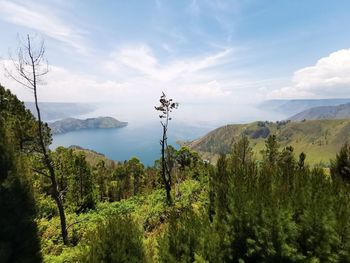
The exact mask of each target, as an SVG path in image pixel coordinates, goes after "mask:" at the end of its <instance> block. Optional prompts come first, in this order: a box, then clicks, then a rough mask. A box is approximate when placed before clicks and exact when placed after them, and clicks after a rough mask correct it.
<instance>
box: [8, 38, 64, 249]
mask: <svg viewBox="0 0 350 263" xmlns="http://www.w3.org/2000/svg"><path fill="white" fill-rule="evenodd" d="M11 60H12V62H13V66H14V70H10V69H7V70H6V71H7V73H8V75H9V77H10V78H12V79H13V80H15V81H16V82H18V83H19V84H21V85H22V86H24V87H26V88H28V89H30V90H31V91H33V95H34V102H35V108H36V113H37V118H38V127H37V136H38V144H39V150H38V153H39V154H40V156H41V161H42V166H43V167H42V168H45V169H35V171H36V172H37V173H39V174H41V175H43V176H45V177H48V178H49V179H50V182H51V196H52V198H53V199H54V201H55V203H56V205H57V208H58V212H59V216H60V221H61V234H62V238H63V243H64V244H67V243H68V233H67V226H66V216H65V211H64V206H63V200H62V196H63V195H62V193H61V192H60V190H59V187H58V184H57V180H56V174H55V169H54V164H53V161H52V159H51V157H50V152H49V149H48V144H47V143H46V141H45V135H44V124H43V122H42V119H41V112H40V108H39V102H38V86H39V84H40V83H42V77H43V76H45V75H46V74H47V73H48V72H49V70H48V62H47V60H46V59H45V44H44V41H41V42H40V43H39V45H36V44H34V41H33V38H32V37H31V36H30V35H27V37H26V40H24V41H21V40H20V45H19V48H18V52H17V58H16V59H14V58H13V57H11Z"/></svg>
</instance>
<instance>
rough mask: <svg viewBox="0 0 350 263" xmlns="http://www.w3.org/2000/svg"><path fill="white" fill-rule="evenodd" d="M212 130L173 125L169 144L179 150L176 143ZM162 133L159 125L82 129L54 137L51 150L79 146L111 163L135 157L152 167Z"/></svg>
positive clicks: (195, 137) (156, 123) (170, 129)
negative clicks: (102, 156) (102, 155)
mask: <svg viewBox="0 0 350 263" xmlns="http://www.w3.org/2000/svg"><path fill="white" fill-rule="evenodd" d="M213 128H214V127H199V126H190V125H187V124H177V123H170V125H169V136H168V137H169V139H168V144H171V145H173V146H176V147H178V146H177V145H176V141H177V140H194V139H197V138H199V137H201V136H203V135H205V134H206V133H207V132H209V131H210V130H212V129H213ZM161 132H162V130H161V126H160V123H159V122H154V123H149V124H135V123H129V125H128V126H126V127H123V128H116V129H91V130H81V131H74V132H68V133H65V134H59V135H54V136H53V143H52V145H51V148H53V149H55V148H56V147H58V146H65V147H68V146H71V145H78V146H81V147H83V148H87V149H91V150H94V151H97V152H100V153H102V154H104V155H105V156H106V157H108V158H110V159H112V160H116V161H124V160H129V159H130V158H131V157H133V156H136V157H138V158H139V159H140V160H141V161H142V162H143V163H144V164H145V165H153V163H154V161H155V160H157V159H159V158H160V144H159V140H160V138H161V135H162V133H161Z"/></svg>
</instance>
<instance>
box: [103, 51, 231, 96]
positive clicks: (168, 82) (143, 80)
mask: <svg viewBox="0 0 350 263" xmlns="http://www.w3.org/2000/svg"><path fill="white" fill-rule="evenodd" d="M232 54H233V51H232V49H225V50H222V51H219V52H217V53H214V54H210V55H207V56H203V57H197V58H185V59H176V60H173V61H170V62H167V63H164V62H163V63H161V62H160V61H159V60H158V59H157V58H156V56H155V55H154V54H153V52H152V50H151V49H150V48H149V47H148V46H146V45H140V46H135V47H127V48H121V49H118V50H117V51H115V52H113V53H112V54H111V56H110V59H109V60H108V61H107V62H105V65H104V66H105V68H106V69H107V70H108V71H110V72H111V73H113V74H116V76H117V77H119V78H121V79H124V80H125V81H126V82H128V83H129V84H130V85H129V86H131V87H134V88H135V89H142V90H145V89H147V91H146V92H147V93H148V94H152V93H153V94H158V92H159V91H160V90H163V89H164V90H167V91H169V92H171V93H173V94H174V96H178V97H179V96H180V97H184V98H185V99H191V98H193V99H194V98H197V97H198V96H199V97H200V98H202V99H205V98H206V99H215V98H217V97H220V96H223V95H229V94H230V92H229V91H227V90H226V88H225V87H223V86H222V85H221V84H219V83H220V82H221V81H220V79H222V78H223V77H224V76H225V74H226V73H227V71H224V70H222V71H220V70H219V69H220V67H221V66H223V65H226V64H227V63H230V62H232V59H233V57H232ZM138 85H139V87H136V86H138Z"/></svg>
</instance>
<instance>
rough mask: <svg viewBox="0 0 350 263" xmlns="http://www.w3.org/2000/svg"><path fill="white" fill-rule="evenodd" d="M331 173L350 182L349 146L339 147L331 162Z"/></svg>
mask: <svg viewBox="0 0 350 263" xmlns="http://www.w3.org/2000/svg"><path fill="white" fill-rule="evenodd" d="M331 173H332V175H333V176H337V177H339V178H342V179H343V180H345V181H347V182H350V146H349V145H348V144H347V143H345V144H344V145H343V146H342V147H341V149H340V151H339V153H338V154H337V156H336V157H335V160H333V161H332V162H331Z"/></svg>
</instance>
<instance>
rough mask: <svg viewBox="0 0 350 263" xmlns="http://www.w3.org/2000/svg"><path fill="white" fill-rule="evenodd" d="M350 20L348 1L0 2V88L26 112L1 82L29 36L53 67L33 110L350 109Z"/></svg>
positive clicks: (24, 94) (26, 93)
mask: <svg viewBox="0 0 350 263" xmlns="http://www.w3.org/2000/svg"><path fill="white" fill-rule="evenodd" d="M349 10H350V1H347V0H337V1H328V0H308V1H304V0H269V1H261V0H227V1H223V0H177V1H175V0H143V1H139V0H128V1H124V0H116V1H107V0H105V1H101V0H99V1H98V0H35V1H32V0H0V32H1V41H0V58H1V64H2V67H1V68H0V70H1V71H0V83H1V84H2V85H4V86H6V87H7V88H10V89H11V90H12V91H13V92H14V93H15V94H17V96H18V97H19V98H20V99H22V100H26V101H28V100H32V93H31V91H30V90H28V89H26V88H24V87H21V86H20V85H19V84H18V83H16V82H14V81H13V80H11V79H9V78H8V76H6V74H5V71H4V70H3V67H5V68H7V69H10V70H11V67H12V66H11V65H12V64H11V61H10V60H9V54H12V56H14V55H13V54H16V50H17V47H18V39H21V38H23V36H26V34H30V35H31V36H33V37H35V39H37V40H40V39H44V40H45V45H46V54H45V56H46V58H47V60H48V62H49V65H50V66H49V69H50V71H49V73H48V74H47V75H46V76H45V79H44V80H43V82H42V83H41V85H40V87H39V99H40V100H41V101H59V102H110V103H116V104H119V105H121V104H123V105H128V107H129V108H130V109H133V108H137V109H146V108H147V109H149V110H152V105H154V104H156V102H157V100H158V98H159V96H160V94H161V92H162V91H164V92H166V94H167V95H168V96H169V97H172V98H174V99H175V100H176V101H179V102H180V105H185V108H186V107H189V108H190V107H191V105H192V106H193V105H197V106H198V109H201V110H200V111H202V110H205V108H206V107H213V108H217V109H219V110H218V114H219V112H221V114H225V113H224V112H223V109H226V110H227V111H230V110H231V109H233V108H235V107H236V106H235V105H240V104H244V103H255V102H259V101H263V100H266V99H286V98H287V99H290V98H307V99H316V98H342V97H350V88H349V87H350V33H349V29H350V15H349ZM14 57H15V56H14ZM207 114H208V113H207ZM187 115H191V112H187ZM213 118H215V116H213Z"/></svg>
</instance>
